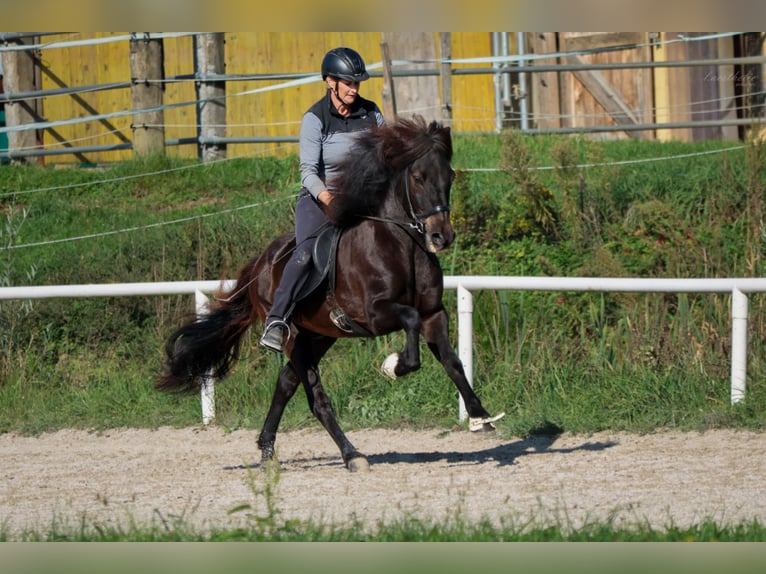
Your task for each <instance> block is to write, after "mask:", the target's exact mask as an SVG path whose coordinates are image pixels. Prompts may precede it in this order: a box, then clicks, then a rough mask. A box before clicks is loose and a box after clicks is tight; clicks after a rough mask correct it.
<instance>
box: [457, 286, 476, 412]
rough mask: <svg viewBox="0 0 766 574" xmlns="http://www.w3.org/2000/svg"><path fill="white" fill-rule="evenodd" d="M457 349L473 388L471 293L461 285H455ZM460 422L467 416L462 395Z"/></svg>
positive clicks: (459, 409)
mask: <svg viewBox="0 0 766 574" xmlns="http://www.w3.org/2000/svg"><path fill="white" fill-rule="evenodd" d="M457 330H458V335H457V341H458V343H457V349H458V351H457V352H458V356H459V357H460V360H461V361H462V363H463V370H464V371H465V377H466V379H468V384H469V385H471V388H473V295H472V294H471V292H470V291H469V290H468V289H466V288H465V287H463V286H462V285H458V286H457ZM458 413H459V420H460V422H464V421H465V420H466V419H467V418H468V413H467V411H466V408H465V402H464V401H463V397H459V403H458Z"/></svg>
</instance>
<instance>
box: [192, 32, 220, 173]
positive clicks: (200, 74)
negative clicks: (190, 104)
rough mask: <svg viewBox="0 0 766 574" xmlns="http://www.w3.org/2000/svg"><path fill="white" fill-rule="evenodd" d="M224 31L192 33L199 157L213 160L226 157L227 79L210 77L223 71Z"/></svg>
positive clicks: (204, 159)
mask: <svg viewBox="0 0 766 574" xmlns="http://www.w3.org/2000/svg"><path fill="white" fill-rule="evenodd" d="M225 43H226V42H225V34H224V33H223V32H215V33H211V34H199V35H196V36H194V53H195V57H196V58H195V59H196V74H197V122H198V124H199V128H198V129H199V141H200V144H199V157H200V158H201V159H202V160H203V161H213V160H216V159H223V158H225V157H226V144H225V143H223V142H220V141H216V140H217V139H218V138H221V139H223V138H225V137H226V82H224V81H222V80H216V79H211V76H212V77H215V76H217V75H221V76H222V75H224V74H225V73H226V58H225V54H224V46H225Z"/></svg>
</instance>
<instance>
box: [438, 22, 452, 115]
mask: <svg viewBox="0 0 766 574" xmlns="http://www.w3.org/2000/svg"><path fill="white" fill-rule="evenodd" d="M439 58H440V59H441V64H440V65H439V77H440V78H441V84H442V122H444V124H445V125H447V126H450V127H451V126H452V63H451V62H450V60H451V59H452V34H451V33H450V32H439Z"/></svg>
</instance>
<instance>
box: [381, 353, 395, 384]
mask: <svg viewBox="0 0 766 574" xmlns="http://www.w3.org/2000/svg"><path fill="white" fill-rule="evenodd" d="M398 364H399V353H392V354H391V355H389V356H388V357H386V360H385V361H383V365H381V367H380V370H381V371H383V374H384V375H386V376H387V377H388V378H390V379H396V365H398Z"/></svg>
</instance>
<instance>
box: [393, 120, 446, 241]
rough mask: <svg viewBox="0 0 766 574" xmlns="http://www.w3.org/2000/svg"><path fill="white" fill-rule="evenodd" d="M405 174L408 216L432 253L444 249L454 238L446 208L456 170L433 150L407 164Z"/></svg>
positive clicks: (442, 155)
mask: <svg viewBox="0 0 766 574" xmlns="http://www.w3.org/2000/svg"><path fill="white" fill-rule="evenodd" d="M447 129H448V128H447ZM404 177H405V185H404V188H405V189H404V194H405V201H406V202H407V208H408V210H409V212H410V213H409V215H410V217H412V219H413V223H414V224H415V225H416V226H417V229H418V230H419V231H420V232H421V233H423V236H424V237H425V240H426V247H427V248H428V250H429V251H431V252H433V253H437V252H439V251H441V250H443V249H446V248H447V247H449V246H450V245H451V244H452V242H453V241H454V240H455V230H454V229H453V227H452V222H451V221H450V208H449V196H450V188H451V187H452V181H453V180H454V179H455V172H454V170H453V169H452V167H451V166H450V163H449V159H447V158H446V157H445V156H444V154H442V153H439V152H437V151H435V150H432V151H430V152H428V153H427V154H426V155H424V156H423V157H421V158H418V159H417V160H415V162H414V163H413V164H412V165H410V166H409V167H407V168H406V169H405V172H404Z"/></svg>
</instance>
